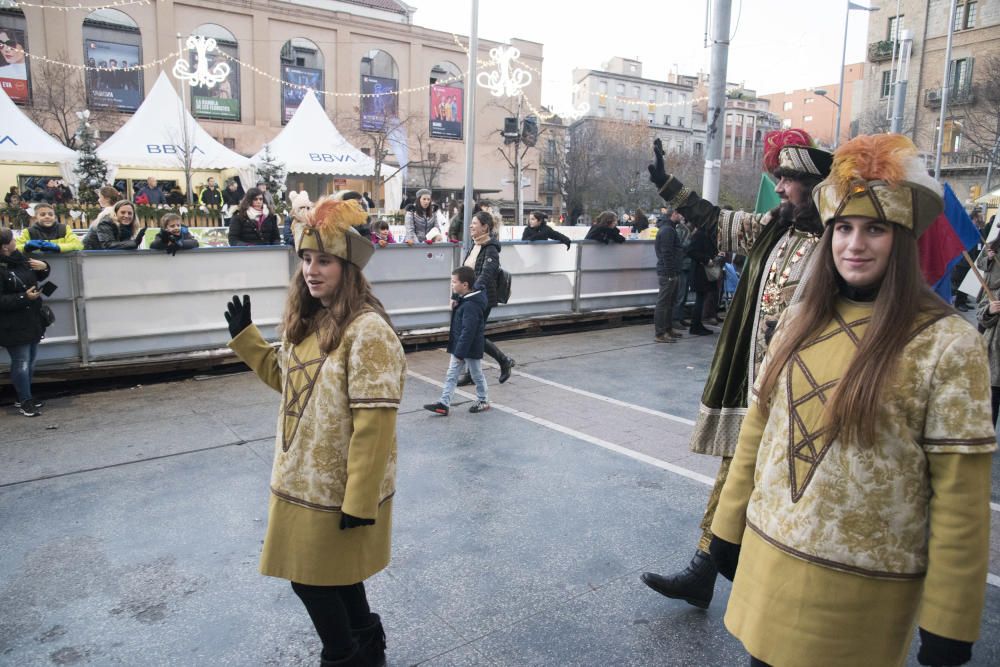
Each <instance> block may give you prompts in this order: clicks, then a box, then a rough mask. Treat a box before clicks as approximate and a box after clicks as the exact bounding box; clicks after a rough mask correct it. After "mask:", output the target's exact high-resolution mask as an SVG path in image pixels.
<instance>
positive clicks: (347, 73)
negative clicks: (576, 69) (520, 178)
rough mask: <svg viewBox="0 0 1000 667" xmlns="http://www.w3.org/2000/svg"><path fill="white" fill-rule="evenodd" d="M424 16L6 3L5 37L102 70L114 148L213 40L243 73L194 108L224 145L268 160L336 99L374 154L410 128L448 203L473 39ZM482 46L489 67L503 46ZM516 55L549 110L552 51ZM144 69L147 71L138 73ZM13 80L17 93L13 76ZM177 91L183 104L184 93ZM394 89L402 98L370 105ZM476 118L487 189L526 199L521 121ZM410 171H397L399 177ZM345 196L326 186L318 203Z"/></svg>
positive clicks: (269, 7)
mask: <svg viewBox="0 0 1000 667" xmlns="http://www.w3.org/2000/svg"><path fill="white" fill-rule="evenodd" d="M414 13H415V10H414V9H413V8H412V7H410V6H408V5H406V4H404V3H403V2H397V1H396V0H284V1H278V0H274V1H260V0H242V1H237V0H198V1H197V2H195V1H193V0H157V2H154V3H150V4H148V5H138V4H136V5H122V6H120V7H118V8H116V9H104V10H99V11H95V12H90V13H88V12H87V11H86V10H83V11H54V10H52V9H50V8H44V7H24V8H23V9H21V8H18V7H16V6H14V5H13V4H12V3H11V2H10V1H9V0H0V32H6V33H8V34H7V38H8V39H9V40H11V41H17V42H18V43H19V44H20V45H21V46H23V48H24V50H25V51H27V52H28V53H29V54H32V55H35V56H43V57H45V58H49V59H52V60H55V61H59V62H64V63H68V64H70V65H75V66H81V65H87V66H89V67H91V68H97V69H90V70H88V71H86V73H85V86H86V96H87V100H86V103H87V105H88V106H90V107H91V108H103V109H104V110H105V111H107V112H108V113H106V114H103V116H104V117H106V118H109V119H110V120H109V121H108V123H109V124H110V127H107V126H102V127H101V129H102V130H103V132H102V136H107V135H108V134H109V133H110V132H111V131H113V130H114V129H116V127H119V126H120V125H122V124H123V123H125V122H126V121H127V120H128V119H129V118H130V117H131V112H132V111H134V110H135V108H136V107H137V106H138V105H139V104H140V103H141V102H142V99H143V98H144V95H145V94H146V92H148V91H149V89H150V88H151V86H152V85H153V83H154V82H155V80H156V78H157V76H158V75H159V73H160V72H161V71H167V72H168V73H169V72H170V71H171V69H172V67H173V65H174V62H175V60H176V59H177V57H176V54H177V52H178V50H179V41H180V40H179V38H178V35H183V36H185V37H186V36H187V35H204V36H206V37H213V38H214V39H216V41H217V43H218V45H219V48H220V50H221V51H222V52H223V53H224V54H225V55H220V56H218V57H216V58H215V59H214V61H213V62H212V64H213V65H214V62H218V61H221V60H223V59H225V60H227V61H228V63H229V64H231V65H232V70H233V71H232V73H231V74H230V76H229V77H228V78H227V80H226V81H225V82H224V83H223V84H221V85H220V86H217V87H216V88H215V89H213V90H211V91H209V90H203V89H198V88H195V89H192V90H191V95H190V103H191V107H190V109H191V111H192V113H193V115H194V116H195V117H196V118H197V119H198V120H199V122H200V123H201V124H202V126H203V127H204V128H205V129H206V130H207V131H208V132H209V133H210V134H211V135H212V136H213V137H214V138H216V139H217V140H219V141H220V142H221V143H223V144H225V145H226V146H228V147H230V148H233V149H234V150H236V151H237V152H239V153H242V154H244V155H252V154H254V153H256V152H257V151H258V150H259V149H260V148H261V146H262V145H263V144H264V143H265V142H267V141H269V140H271V139H272V138H273V137H274V136H276V135H277V134H278V132H280V131H281V129H282V127H283V125H284V124H285V123H287V121H288V119H289V118H290V117H291V115H292V114H293V113H294V111H295V109H296V108H297V105H298V103H299V101H300V100H301V96H302V94H303V91H304V89H305V88H306V87H308V88H314V89H316V90H317V91H325V94H321V95H318V97H319V98H320V99H321V102H322V104H323V105H324V107H325V109H326V111H327V114H328V115H329V116H330V118H331V119H332V120H333V121H334V123H335V124H336V125H337V127H338V129H339V130H340V131H341V133H342V134H344V135H345V137H347V138H348V139H349V140H351V141H352V142H353V143H355V145H357V146H358V147H359V148H361V149H362V150H365V151H366V152H370V151H371V150H372V148H371V147H370V146H366V136H365V129H366V127H367V128H368V130H369V131H371V130H370V124H371V123H372V122H377V119H378V117H379V116H380V115H381V116H383V117H384V116H385V115H387V114H397V115H398V117H399V118H400V119H405V120H406V121H407V123H406V126H407V133H408V147H409V155H408V161H409V162H411V163H413V167H412V168H411V169H409V170H408V171H409V176H408V179H407V182H406V184H405V185H406V189H407V190H410V191H412V190H414V189H416V188H419V187H422V186H424V185H426V184H427V179H428V173H427V172H428V170H431V171H432V172H433V173H432V174H430V175H431V177H432V180H433V183H432V185H433V189H434V190H435V196H436V197H441V196H445V195H452V194H457V193H458V192H459V191H461V190H462V189H463V188H464V186H465V183H464V177H465V143H464V141H463V136H462V134H463V132H464V127H463V122H462V119H463V118H464V112H463V108H462V107H463V105H464V86H465V82H466V77H465V72H466V70H467V68H468V55H467V52H466V50H465V46H464V45H467V44H468V38H467V37H465V36H460V35H453V34H452V33H450V32H442V31H438V30H431V29H428V28H424V27H421V26H419V25H416V24H415V23H414V20H415V16H414ZM479 44H480V52H479V55H478V57H479V59H480V61H484V60H488V59H489V51H490V49H491V48H494V47H496V46H498V44H497V43H495V42H490V41H487V40H480V43H479ZM511 44H512V45H513V46H516V47H517V48H518V49H519V50H520V52H521V56H520V61H519V63H518V64H517V66H523V67H526V68H528V69H529V71H532V73H533V81H532V83H531V85H529V86H528V87H527V88H526V89H525V91H524V92H525V99H526V100H527V101H528V103H529V105H531V106H536V107H540V96H541V79H542V75H541V72H542V69H543V61H542V45H541V44H537V43H534V42H527V41H523V40H517V39H514V40H512V42H511ZM226 56H228V58H226ZM191 57H192V58H193V56H191ZM191 62H192V64H193V62H194V61H193V60H192V61H191ZM136 66H141V67H142V69H139V70H136V69H131V68H134V67H136ZM481 67H482V66H481ZM123 68H124V69H123ZM0 69H2V68H0ZM20 71H21V72H23V79H24V80H23V82H21V83H17V82H16V81H15V83H17V85H16V86H14V87H16V88H17V90H14V87H10V86H8V85H6V83H5V84H4V89H5V90H7V92H8V94H11V96H12V98H13V99H14V100H15V102H17V103H18V104H21V105H24V106H30V105H32V104H33V99H32V86H33V85H34V86H37V85H40V83H41V82H40V81H38V80H37V78H38V76H39V75H40V72H41V67H40V66H39V67H33V66H32V58H30V57H29V59H28V64H27V66H22V68H21V70H20ZM0 79H2V80H3V81H6V79H4V77H3V74H2V72H0ZM32 79H36V80H32ZM172 81H173V82H174V84H175V87H177V89H178V91H180V89H181V84H180V83H178V82H177V81H176V80H175V79H172ZM289 84H291V85H289ZM385 90H395V91H398V94H397V95H395V96H393V97H390V98H387V97H367V98H366V97H361V95H362V94H363V93H373V92H379V91H385ZM385 100H388V102H387V103H386V104H382V101H385ZM475 113H476V120H477V126H476V127H477V129H476V132H477V136H476V153H475V155H476V157H475V159H476V163H475V164H476V171H475V189H476V190H477V191H485V192H488V193H489V196H491V197H493V198H498V199H509V200H512V199H513V184H512V183H505V182H504V181H505V179H506V178H507V177H508V176H509V172H510V170H509V168H508V166H507V164H506V162H505V161H504V160H503V159H502V158H501V157H500V156H499V155H498V154H497V146H498V145H502V138H501V137H500V130H501V129H502V127H503V119H504V117H505V116H506V115H508V113H507V111H506V110H505V109H503V108H502V105H501V104H497V103H496V102H495V101H494V98H492V97H491V96H490V95H489V94H488V93H487V92H486V91H483V90H481V91H480V93H479V94H478V95H477V103H476V109H475ZM536 153H537V150H536V149H531V150H530V151H529V155H528V157H527V158H526V161H528V162H531V163H532V164H534V165H536V167H535V171H534V172H529V173H526V176H527V177H528V180H529V181H530V182H531V183H532V184H533V185H532V186H531V187H530V188H529V189H527V190H526V199H527V200H528V201H531V202H537V201H538V199H539V193H538V186H537V184H538V182H539V178H538V174H537V165H538V164H539V161H538V159H537V155H536ZM399 159H400V156H395V155H389V156H387V158H386V160H387V162H388V163H390V164H391V163H393V162H398V161H399ZM292 178H294V176H293V177H292ZM341 185H343V184H342V183H333V182H322V183H317V184H316V188H317V189H318V190H319V192H317V194H322V193H323V192H325V191H329V190H332V189H334V188H335V187H337V186H341ZM351 185H355V184H354V183H352V184H351ZM308 187H309V188H310V190H312V189H313V186H312V185H311V184H309V186H308Z"/></svg>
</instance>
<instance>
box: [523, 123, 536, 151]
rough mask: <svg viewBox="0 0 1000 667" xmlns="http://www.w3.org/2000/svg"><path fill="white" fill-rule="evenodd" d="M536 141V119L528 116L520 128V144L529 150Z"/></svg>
mask: <svg viewBox="0 0 1000 667" xmlns="http://www.w3.org/2000/svg"><path fill="white" fill-rule="evenodd" d="M537 141H538V118H537V117H535V116H528V117H526V118H525V119H524V124H523V125H522V127H521V143H522V144H524V145H525V146H528V147H529V148H530V147H531V146H534V145H535V142H537Z"/></svg>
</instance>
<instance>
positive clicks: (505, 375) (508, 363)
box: [500, 356, 517, 384]
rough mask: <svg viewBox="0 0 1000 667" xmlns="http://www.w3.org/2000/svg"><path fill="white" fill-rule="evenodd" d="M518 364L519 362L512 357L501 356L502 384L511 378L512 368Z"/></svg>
mask: <svg viewBox="0 0 1000 667" xmlns="http://www.w3.org/2000/svg"><path fill="white" fill-rule="evenodd" d="M516 365H517V362H516V361H514V360H513V359H511V358H510V357H506V356H504V357H500V384H503V383H504V382H506V381H507V380H509V379H510V369H512V368H514V366H516Z"/></svg>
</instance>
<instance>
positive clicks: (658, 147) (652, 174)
mask: <svg viewBox="0 0 1000 667" xmlns="http://www.w3.org/2000/svg"><path fill="white" fill-rule="evenodd" d="M653 155H654V160H653V164H651V165H649V166H648V167H647V169H649V180H650V181H651V182H652V183H653V185H655V186H656V187H658V188H662V187H663V186H664V185H666V183H667V180H669V178H670V175H669V174H667V170H666V167H664V166H663V142H661V141H660V140H659V139H656V140H655V141H653Z"/></svg>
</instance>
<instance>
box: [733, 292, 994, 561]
mask: <svg viewBox="0 0 1000 667" xmlns="http://www.w3.org/2000/svg"><path fill="white" fill-rule="evenodd" d="M794 312H795V307H793V308H792V309H791V310H789V311H787V313H786V317H791V316H794ZM870 316H871V304H859V303H854V302H849V301H846V300H841V302H840V304H839V305H838V308H837V314H836V317H835V319H834V320H833V321H832V322H830V323H829V324H828V325H827V327H826V328H825V329H824V330H823V332H822V333H821V334H820V335H819V336H817V337H815V338H813V339H812V340H811V341H810V342H808V343H806V344H805V345H803V346H802V347H801V348H800V349H799V350H798V351H797V352H796V353H795V354H794V355H793V356H792V358H791V359H790V360H789V362H788V364H787V365H786V367H785V370H784V371H783V373H782V376H781V378H780V379H779V381H778V385H777V387H776V388H775V390H774V393H773V394H772V396H771V407H770V415H769V417H768V419H767V425H766V427H765V428H764V431H763V435H762V437H761V441H760V448H759V451H758V454H757V465H756V471H755V473H754V485H753V491H752V493H751V495H750V502H749V505H748V506H747V511H746V523H747V526H748V527H749V528H750V529H751V530H753V531H754V532H755V533H757V534H758V535H759V536H760V537H761V538H763V539H764V540H766V541H767V542H769V543H770V544H771V545H772V546H775V547H777V548H778V549H781V550H783V551H785V552H786V553H789V554H791V555H793V556H796V557H798V558H802V559H805V560H808V561H813V562H816V563H818V564H821V565H824V566H826V567H831V568H834V569H838V570H841V571H845V572H850V573H854V574H861V575H864V576H872V577H879V578H888V579H905V578H919V577H922V576H923V575H924V573H925V572H926V569H927V554H928V533H929V511H930V504H931V503H930V500H931V480H930V475H929V470H928V461H927V454H941V453H951V454H980V453H988V452H992V451H994V450H995V449H996V439H995V435H994V430H993V426H992V420H991V415H990V396H989V371H988V366H987V361H986V350H985V345H984V343H983V340H982V338H981V337H980V336H979V334H978V333H977V331H976V330H975V329H974V328H973V327H972V326H971V325H970V324H969V323H968V322H966V321H965V320H964V319H962V318H961V317H959V316H958V315H953V316H948V317H944V318H941V319H938V320H932V319H930V318H928V319H926V320H924V321H923V322H922V323H921V324H919V325H918V326H917V328H916V330H915V332H914V333H913V335H912V337H911V338H910V340H909V342H908V343H907V345H906V347H905V348H904V349H903V351H902V352H901V354H900V356H899V360H898V362H897V368H896V371H895V373H894V375H893V377H892V378H891V380H890V381H888V382H887V383H886V385H885V387H884V389H883V392H882V395H883V396H884V403H883V404H882V405H881V406H880V409H879V414H878V419H877V425H876V438H875V442H874V443H872V444H871V445H860V444H857V443H850V442H843V441H842V440H841V439H839V437H832V436H833V432H832V430H831V429H830V428H829V424H828V422H827V421H826V418H825V414H824V409H825V406H826V403H827V402H828V401H829V399H830V397H831V395H832V393H833V391H834V389H835V388H836V386H837V384H838V382H839V380H840V378H841V377H842V375H843V374H844V372H845V371H846V370H847V367H848V366H849V364H850V362H851V360H852V359H853V357H854V355H855V352H856V350H857V346H858V344H859V341H860V340H861V338H862V336H864V333H865V330H866V329H867V327H868V324H869V322H870ZM777 336H780V331H779V333H778V334H776V337H777ZM764 365H765V366H766V365H767V361H765V362H764ZM758 385H759V382H758ZM756 388H757V387H755V389H756ZM753 400H755V401H756V397H754V398H753Z"/></svg>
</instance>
